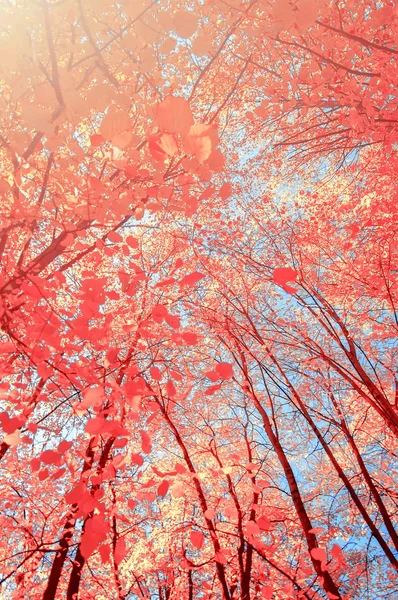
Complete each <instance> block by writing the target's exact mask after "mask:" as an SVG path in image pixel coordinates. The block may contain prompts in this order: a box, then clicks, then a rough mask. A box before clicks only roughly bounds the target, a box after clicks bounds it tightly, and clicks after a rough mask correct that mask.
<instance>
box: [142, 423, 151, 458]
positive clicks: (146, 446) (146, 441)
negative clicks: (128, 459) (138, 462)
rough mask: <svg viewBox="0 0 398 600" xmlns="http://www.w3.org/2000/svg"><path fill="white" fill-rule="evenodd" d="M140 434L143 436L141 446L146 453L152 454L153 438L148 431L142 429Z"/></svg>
mask: <svg viewBox="0 0 398 600" xmlns="http://www.w3.org/2000/svg"><path fill="white" fill-rule="evenodd" d="M140 436H141V448H142V451H143V452H145V454H150V452H151V438H150V437H149V435H148V434H147V433H146V431H143V430H142V429H141V430H140Z"/></svg>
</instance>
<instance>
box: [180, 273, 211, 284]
mask: <svg viewBox="0 0 398 600" xmlns="http://www.w3.org/2000/svg"><path fill="white" fill-rule="evenodd" d="M203 277H206V276H205V275H203V274H202V273H198V272H197V271H195V272H194V273H191V274H190V275H185V277H183V278H182V279H181V281H180V285H194V284H195V283H198V281H200V280H201V279H203Z"/></svg>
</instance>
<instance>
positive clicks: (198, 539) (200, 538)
mask: <svg viewBox="0 0 398 600" xmlns="http://www.w3.org/2000/svg"><path fill="white" fill-rule="evenodd" d="M189 537H190V540H191V544H192V546H195V548H197V549H198V550H200V549H201V547H202V546H203V542H204V541H205V536H204V535H203V533H202V532H201V531H191V533H190V534H189Z"/></svg>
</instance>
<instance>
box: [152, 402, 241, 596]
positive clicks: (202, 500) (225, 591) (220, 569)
mask: <svg viewBox="0 0 398 600" xmlns="http://www.w3.org/2000/svg"><path fill="white" fill-rule="evenodd" d="M154 397H155V399H156V401H157V404H158V406H159V408H160V411H161V413H162V415H163V417H164V419H165V421H166V423H167V424H168V425H169V427H170V429H171V431H172V432H173V434H174V437H175V440H176V442H177V444H178V445H179V447H180V448H181V451H182V453H183V456H184V460H185V463H186V465H187V467H188V470H189V471H190V473H192V475H195V477H193V478H192V481H193V483H194V486H195V489H196V493H197V495H198V499H199V504H200V507H201V509H202V514H203V518H204V520H205V522H206V526H207V529H208V531H209V534H210V538H211V541H212V544H213V548H214V552H215V554H217V553H218V552H220V551H221V546H220V542H219V540H218V537H217V532H216V529H215V527H214V524H213V521H212V520H211V519H208V518H207V517H206V515H205V513H206V511H207V509H208V507H207V502H206V497H205V494H204V492H203V489H202V486H201V485H200V482H199V479H198V477H196V470H195V467H194V465H193V463H192V461H191V457H190V456H189V453H188V450H187V448H186V446H185V444H184V441H183V439H182V437H181V436H180V434H179V432H178V430H177V428H176V426H175V425H174V423H173V421H172V420H171V418H170V417H169V415H168V413H167V411H166V409H165V408H164V406H163V404H162V402H161V401H160V400H159V398H158V396H157V395H156V394H154ZM215 562H216V572H217V577H218V580H219V582H220V585H221V590H222V598H223V600H231V595H230V592H229V588H228V583H227V578H226V574H225V569H224V565H222V564H221V563H220V562H218V561H217V560H216V561H215Z"/></svg>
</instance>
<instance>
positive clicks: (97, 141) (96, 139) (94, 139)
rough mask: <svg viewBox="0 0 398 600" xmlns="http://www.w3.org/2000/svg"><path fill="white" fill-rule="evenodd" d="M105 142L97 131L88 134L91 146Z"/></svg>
mask: <svg viewBox="0 0 398 600" xmlns="http://www.w3.org/2000/svg"><path fill="white" fill-rule="evenodd" d="M104 142H105V138H104V137H103V136H102V135H100V134H99V133H95V134H94V135H90V144H91V145H92V146H101V144H103V143H104Z"/></svg>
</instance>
